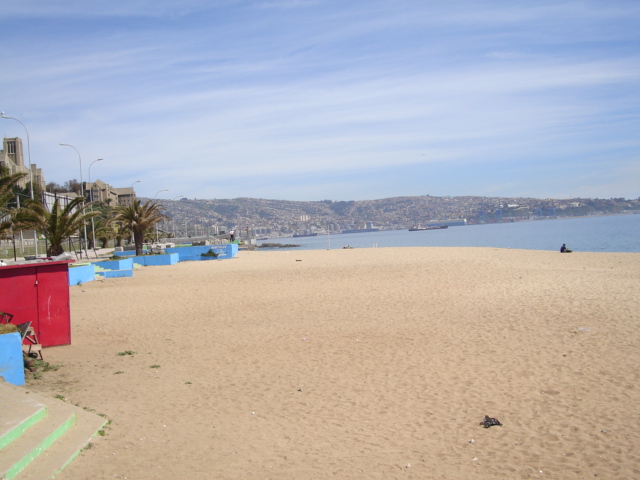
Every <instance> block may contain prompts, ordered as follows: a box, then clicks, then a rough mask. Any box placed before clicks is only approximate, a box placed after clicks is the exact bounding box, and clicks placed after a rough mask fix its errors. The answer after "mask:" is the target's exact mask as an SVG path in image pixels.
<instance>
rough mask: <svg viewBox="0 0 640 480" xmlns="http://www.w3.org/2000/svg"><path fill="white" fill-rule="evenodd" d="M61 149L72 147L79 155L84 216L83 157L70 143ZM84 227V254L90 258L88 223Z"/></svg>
mask: <svg viewBox="0 0 640 480" xmlns="http://www.w3.org/2000/svg"><path fill="white" fill-rule="evenodd" d="M60 146H61V147H71V148H73V149H74V150H75V151H76V153H77V154H78V160H79V161H80V194H81V195H82V214H83V215H84V186H83V185H82V157H81V156H80V152H79V151H78V149H77V148H76V147H74V146H73V145H69V144H68V143H61V144H60ZM82 223H83V227H84V253H85V255H86V256H87V258H89V252H88V251H87V224H86V222H82Z"/></svg>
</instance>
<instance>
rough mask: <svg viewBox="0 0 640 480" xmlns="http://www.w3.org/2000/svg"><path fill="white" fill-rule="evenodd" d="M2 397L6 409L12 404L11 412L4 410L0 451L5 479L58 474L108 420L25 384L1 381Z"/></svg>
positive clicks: (0, 468)
mask: <svg viewBox="0 0 640 480" xmlns="http://www.w3.org/2000/svg"><path fill="white" fill-rule="evenodd" d="M0 397H2V399H3V402H2V404H3V410H4V407H5V406H8V405H10V404H11V405H13V406H12V407H11V408H10V410H11V411H12V412H13V413H11V414H10V415H11V416H9V414H7V415H6V418H5V412H4V411H3V413H2V420H3V423H7V424H8V426H7V427H6V428H5V430H6V432H7V433H6V435H5V436H4V437H3V438H5V439H6V442H5V443H6V445H5V446H4V448H3V449H2V450H1V451H0V478H1V479H3V480H11V479H13V478H18V479H21V480H22V479H34V480H35V479H37V480H45V479H49V478H53V477H55V475H56V474H57V473H59V472H60V471H61V470H62V469H63V468H64V467H65V466H67V465H68V464H69V462H71V460H73V459H74V458H75V456H76V455H77V454H78V453H79V452H80V451H81V450H82V448H84V447H85V446H86V445H87V444H88V443H89V442H90V441H91V439H92V438H93V437H94V436H95V435H96V433H97V432H98V430H100V429H101V428H102V427H103V426H104V424H105V423H106V420H105V419H104V418H102V417H100V416H98V415H95V414H93V413H90V412H87V411H85V410H83V409H81V408H78V407H76V406H74V405H70V404H67V403H64V402H62V401H60V400H57V399H55V398H44V397H42V396H40V395H38V394H35V393H32V392H29V390H28V389H26V388H24V387H16V386H14V385H10V384H7V383H4V384H0ZM45 405H46V407H45ZM38 406H40V407H44V408H39V407H38ZM42 411H44V412H45V413H46V416H43V414H42ZM14 415H15V417H14ZM34 419H37V420H34ZM5 420H6V422H5ZM18 432H19V433H20V434H19V435H17V433H18ZM9 440H10V441H9Z"/></svg>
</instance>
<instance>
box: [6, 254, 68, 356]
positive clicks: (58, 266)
mask: <svg viewBox="0 0 640 480" xmlns="http://www.w3.org/2000/svg"><path fill="white" fill-rule="evenodd" d="M0 311H2V312H8V313H10V314H11V315H13V318H12V320H11V323H13V324H14V325H20V324H24V323H26V322H31V327H33V331H34V333H35V334H36V335H37V338H38V340H39V342H40V345H42V346H43V347H51V346H55V345H69V344H70V343H71V311H70V308H69V262H67V261H59V262H55V261H54V262H46V261H45V262H37V263H25V264H19V265H6V266H2V267H0Z"/></svg>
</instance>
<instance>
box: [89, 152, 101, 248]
mask: <svg viewBox="0 0 640 480" xmlns="http://www.w3.org/2000/svg"><path fill="white" fill-rule="evenodd" d="M102 160H104V159H102V158H99V159H97V160H94V161H93V162H91V165H89V184H91V167H92V166H93V164H94V163H96V162H101V161H102ZM90 188H91V190H90V191H89V202H91V203H90V205H91V213H93V185H91V187H90ZM91 240H92V242H93V253H94V254H95V256H96V258H98V254H97V253H96V228H95V225H94V223H93V217H91Z"/></svg>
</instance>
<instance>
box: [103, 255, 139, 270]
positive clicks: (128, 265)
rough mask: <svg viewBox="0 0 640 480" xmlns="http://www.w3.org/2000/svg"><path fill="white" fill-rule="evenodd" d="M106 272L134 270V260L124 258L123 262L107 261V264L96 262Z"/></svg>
mask: <svg viewBox="0 0 640 480" xmlns="http://www.w3.org/2000/svg"><path fill="white" fill-rule="evenodd" d="M95 263H96V265H98V266H99V267H102V268H104V269H105V270H131V269H133V259H131V258H124V259H122V260H107V261H105V262H95Z"/></svg>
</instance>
